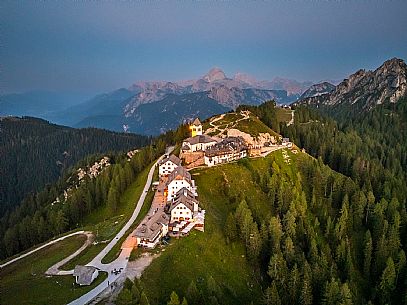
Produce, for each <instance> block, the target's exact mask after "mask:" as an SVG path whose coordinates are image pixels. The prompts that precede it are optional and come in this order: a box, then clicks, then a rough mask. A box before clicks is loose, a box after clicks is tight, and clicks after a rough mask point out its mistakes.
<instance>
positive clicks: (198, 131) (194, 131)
mask: <svg viewBox="0 0 407 305" xmlns="http://www.w3.org/2000/svg"><path fill="white" fill-rule="evenodd" d="M190 129H191V136H192V137H195V136H200V135H202V124H201V121H199V119H198V118H196V119H195V120H194V121H193V123H192V125H191V126H190Z"/></svg>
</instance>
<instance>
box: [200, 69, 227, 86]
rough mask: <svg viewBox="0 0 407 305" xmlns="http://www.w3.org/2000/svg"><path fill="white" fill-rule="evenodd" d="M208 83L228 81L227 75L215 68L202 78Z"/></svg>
mask: <svg viewBox="0 0 407 305" xmlns="http://www.w3.org/2000/svg"><path fill="white" fill-rule="evenodd" d="M202 79H203V80H205V81H207V82H208V83H211V82H214V81H218V80H223V79H226V74H225V73H224V72H223V71H222V70H221V69H219V68H217V67H215V68H212V69H211V70H209V72H208V73H207V74H206V75H204V77H203V78H202Z"/></svg>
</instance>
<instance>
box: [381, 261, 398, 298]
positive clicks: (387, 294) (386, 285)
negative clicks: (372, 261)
mask: <svg viewBox="0 0 407 305" xmlns="http://www.w3.org/2000/svg"><path fill="white" fill-rule="evenodd" d="M379 288H380V291H381V292H382V299H383V303H385V302H390V299H391V293H392V292H393V290H394V289H395V288H396V269H395V267H394V262H393V259H392V258H391V257H389V258H388V260H387V263H386V268H385V269H384V271H383V274H382V276H381V278H380V285H379Z"/></svg>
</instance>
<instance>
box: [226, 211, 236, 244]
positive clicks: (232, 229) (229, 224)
mask: <svg viewBox="0 0 407 305" xmlns="http://www.w3.org/2000/svg"><path fill="white" fill-rule="evenodd" d="M225 235H226V238H227V239H228V240H229V241H234V240H235V239H236V237H237V226H236V218H235V217H234V216H233V214H232V213H229V215H228V217H227V218H226V224H225Z"/></svg>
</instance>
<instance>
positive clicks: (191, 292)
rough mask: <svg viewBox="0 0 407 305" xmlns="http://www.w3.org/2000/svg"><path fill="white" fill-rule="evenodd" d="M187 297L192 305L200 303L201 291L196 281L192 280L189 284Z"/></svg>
mask: <svg viewBox="0 0 407 305" xmlns="http://www.w3.org/2000/svg"><path fill="white" fill-rule="evenodd" d="M186 297H187V299H188V300H189V303H190V304H191V305H195V304H198V303H199V298H200V296H199V291H198V288H197V287H196V284H195V281H194V280H192V281H191V283H190V284H189V286H188V288H187V292H186Z"/></svg>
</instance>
